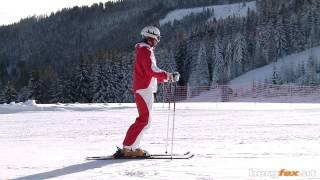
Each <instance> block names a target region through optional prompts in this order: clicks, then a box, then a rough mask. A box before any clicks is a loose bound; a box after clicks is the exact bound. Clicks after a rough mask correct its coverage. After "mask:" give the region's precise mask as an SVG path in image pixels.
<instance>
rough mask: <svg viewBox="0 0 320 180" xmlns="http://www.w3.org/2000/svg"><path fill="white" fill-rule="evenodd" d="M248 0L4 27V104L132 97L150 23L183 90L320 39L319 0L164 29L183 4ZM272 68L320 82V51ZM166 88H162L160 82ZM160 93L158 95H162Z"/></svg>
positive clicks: (284, 1) (119, 9)
mask: <svg viewBox="0 0 320 180" xmlns="http://www.w3.org/2000/svg"><path fill="white" fill-rule="evenodd" d="M239 2H241V3H242V4H243V5H245V3H246V2H247V1H244V0H219V1H217V0H162V1H158V0H122V1H116V2H107V3H99V4H93V5H92V6H90V7H73V8H69V9H63V10H61V11H59V12H56V13H51V14H50V15H47V16H40V17H39V16H36V17H29V18H26V19H22V20H21V21H20V22H18V23H14V24H11V25H8V26H0V103H10V102H23V101H26V100H28V99H34V100H36V102H37V103H75V102H79V103H95V102H98V103H101V102H110V103H112V102H133V95H132V73H133V72H132V71H133V70H132V68H133V63H134V62H133V61H134V45H135V43H137V42H139V41H140V38H141V37H140V35H139V33H140V30H141V29H142V28H143V27H144V26H146V25H156V26H158V27H159V28H160V30H161V34H162V39H161V42H160V43H159V47H157V48H156V49H155V54H156V58H157V63H158V66H159V67H160V68H162V69H164V70H167V71H169V72H173V71H179V72H180V73H181V81H179V85H180V86H190V87H198V86H199V87H200V86H212V85H215V84H219V85H224V84H227V83H228V82H229V81H230V80H232V79H233V78H235V77H237V76H239V75H241V74H243V73H245V72H248V71H250V70H252V69H255V68H258V67H262V66H264V65H267V64H270V63H272V62H275V61H277V59H279V58H281V57H284V56H286V55H289V54H292V53H297V52H301V51H303V50H306V49H309V48H312V47H316V46H319V45H320V43H319V42H320V1H318V0H257V1H256V5H257V9H256V11H253V10H248V12H247V16H246V17H236V16H232V17H228V18H226V19H216V18H211V17H212V16H214V13H215V12H214V11H212V10H205V9H204V11H203V12H202V13H197V14H190V15H188V16H187V17H186V18H184V19H182V20H180V21H174V23H172V24H171V23H167V24H165V25H162V26H160V25H159V20H160V19H162V18H164V17H165V15H166V14H167V13H168V12H170V11H172V10H175V9H182V8H191V7H204V6H211V5H218V4H229V3H239ZM307 62H308V63H307V64H301V65H299V67H297V68H294V69H279V68H278V69H277V68H274V77H273V78H272V79H266V80H265V82H266V83H273V84H286V83H297V84H302V85H311V86H312V85H319V84H320V76H319V73H320V64H319V63H318V62H319V59H318V57H313V56H312V55H310V57H309V59H308V60H307ZM159 89H161V88H159ZM161 93H162V92H161V91H159V93H158V95H157V97H158V100H159V99H161V96H162V94H161Z"/></svg>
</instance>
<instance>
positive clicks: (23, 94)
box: [17, 87, 30, 102]
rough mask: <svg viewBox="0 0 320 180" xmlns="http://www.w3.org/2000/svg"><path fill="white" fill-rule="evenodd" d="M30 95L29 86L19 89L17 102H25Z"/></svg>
mask: <svg viewBox="0 0 320 180" xmlns="http://www.w3.org/2000/svg"><path fill="white" fill-rule="evenodd" d="M29 95H30V89H29V88H27V87H23V88H21V89H20V90H19V92H18V95H17V102H25V101H27V100H28V98H29Z"/></svg>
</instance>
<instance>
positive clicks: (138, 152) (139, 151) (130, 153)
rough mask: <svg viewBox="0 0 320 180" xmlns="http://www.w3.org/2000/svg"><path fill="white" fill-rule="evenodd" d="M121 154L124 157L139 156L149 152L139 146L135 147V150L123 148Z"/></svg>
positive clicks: (144, 155)
mask: <svg viewBox="0 0 320 180" xmlns="http://www.w3.org/2000/svg"><path fill="white" fill-rule="evenodd" d="M122 154H123V157H125V158H139V157H148V156H150V154H149V153H148V152H147V151H146V150H142V149H140V148H137V149H135V150H131V149H126V148H123V149H122Z"/></svg>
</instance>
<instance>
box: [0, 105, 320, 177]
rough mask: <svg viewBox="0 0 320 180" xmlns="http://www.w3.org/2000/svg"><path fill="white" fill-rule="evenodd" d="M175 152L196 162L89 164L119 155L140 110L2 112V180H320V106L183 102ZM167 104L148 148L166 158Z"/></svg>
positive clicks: (4, 108)
mask: <svg viewBox="0 0 320 180" xmlns="http://www.w3.org/2000/svg"><path fill="white" fill-rule="evenodd" d="M176 108H177V110H176V122H175V127H176V129H175V141H174V148H173V150H174V152H175V153H182V152H185V151H191V152H193V153H194V154H195V157H194V158H192V159H190V160H116V161H86V160H85V157H86V156H95V155H107V154H112V153H113V152H114V151H115V150H116V146H121V143H122V140H123V138H124V135H125V132H126V130H127V128H128V127H129V125H130V124H131V123H132V122H133V121H134V120H135V116H136V115H137V112H136V109H135V105H134V104H56V105H37V104H34V103H33V102H28V103H19V104H10V105H0V159H1V161H0V179H23V180H28V179H32V180H33V179H36V180H38V179H49V178H52V179H59V180H60V179H63V180H64V179H66V180H69V179H76V180H85V179H99V180H100V179H112V180H137V179H145V180H166V179H172V180H176V179H185V180H187V179H206V180H209V179H210V180H211V179H218V180H219V179H223V180H225V179H230V180H234V179H252V180H253V179H286V178H285V177H279V176H278V173H279V171H281V169H285V170H286V171H299V177H289V178H288V179H290V180H292V179H319V178H320V166H319V162H320V151H319V150H320V135H319V132H320V121H319V117H320V104H276V103H275V104H266V103H261V104H259V103H178V104H177V105H176ZM167 113H168V106H167V104H155V109H154V112H153V120H152V126H151V129H149V131H148V132H147V134H146V135H145V136H144V138H143V140H142V144H141V146H142V147H144V148H145V149H147V150H149V151H150V152H151V153H163V152H164V151H165V142H166V141H165V140H166V123H167V119H168V114H167Z"/></svg>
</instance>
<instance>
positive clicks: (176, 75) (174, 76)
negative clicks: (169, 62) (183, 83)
mask: <svg viewBox="0 0 320 180" xmlns="http://www.w3.org/2000/svg"><path fill="white" fill-rule="evenodd" d="M179 79H180V73H179V72H173V73H171V74H170V80H171V81H172V82H178V81H179Z"/></svg>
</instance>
